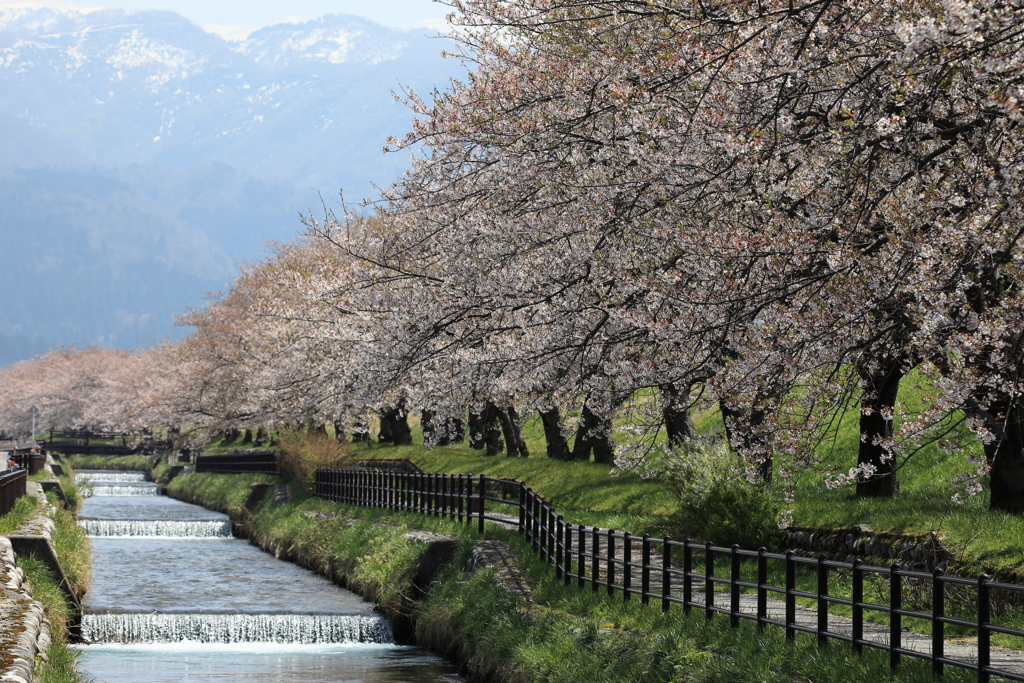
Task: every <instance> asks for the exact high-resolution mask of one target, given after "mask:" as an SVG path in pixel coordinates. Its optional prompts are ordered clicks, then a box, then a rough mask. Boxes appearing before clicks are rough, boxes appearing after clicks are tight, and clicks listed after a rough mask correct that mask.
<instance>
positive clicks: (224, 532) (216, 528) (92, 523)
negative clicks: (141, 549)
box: [79, 519, 231, 538]
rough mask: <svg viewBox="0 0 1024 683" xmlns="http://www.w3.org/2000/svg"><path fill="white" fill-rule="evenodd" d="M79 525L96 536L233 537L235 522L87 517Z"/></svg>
mask: <svg viewBox="0 0 1024 683" xmlns="http://www.w3.org/2000/svg"><path fill="white" fill-rule="evenodd" d="M79 526H81V527H82V528H83V529H85V533H86V534H88V535H89V536H92V537H102V536H137V537H141V538H159V537H168V538H231V522H228V521H220V520H205V521H204V520H187V519H83V520H82V521H81V522H79Z"/></svg>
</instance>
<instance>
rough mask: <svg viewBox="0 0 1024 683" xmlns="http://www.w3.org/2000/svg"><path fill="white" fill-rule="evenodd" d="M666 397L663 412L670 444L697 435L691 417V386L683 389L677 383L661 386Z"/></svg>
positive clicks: (681, 441) (678, 442)
mask: <svg viewBox="0 0 1024 683" xmlns="http://www.w3.org/2000/svg"><path fill="white" fill-rule="evenodd" d="M661 392H662V394H664V397H665V407H664V408H662V410H661V414H662V416H663V418H664V420H665V431H666V432H668V442H669V443H670V444H680V443H683V442H684V441H687V440H688V439H692V438H693V437H694V436H695V432H694V429H693V420H692V419H691V417H690V387H689V386H687V387H686V388H685V389H683V388H682V387H680V386H677V385H675V384H666V385H664V386H662V387H661Z"/></svg>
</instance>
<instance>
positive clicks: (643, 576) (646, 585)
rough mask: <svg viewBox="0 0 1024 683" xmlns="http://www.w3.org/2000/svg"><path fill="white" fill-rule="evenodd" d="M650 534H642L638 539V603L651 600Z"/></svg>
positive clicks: (646, 602) (645, 603)
mask: <svg viewBox="0 0 1024 683" xmlns="http://www.w3.org/2000/svg"><path fill="white" fill-rule="evenodd" d="M650 593H651V535H650V534H644V537H643V540H642V541H640V603H641V604H643V605H647V604H649V603H650V602H651V596H650Z"/></svg>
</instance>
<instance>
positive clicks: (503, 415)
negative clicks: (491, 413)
mask: <svg viewBox="0 0 1024 683" xmlns="http://www.w3.org/2000/svg"><path fill="white" fill-rule="evenodd" d="M498 420H499V421H500V422H501V431H502V433H503V434H504V435H505V445H506V454H507V455H508V457H510V458H528V457H530V451H529V450H528V449H527V448H526V440H525V439H523V429H522V426H521V425H520V421H519V413H518V412H516V409H515V406H509V407H508V408H499V409H498Z"/></svg>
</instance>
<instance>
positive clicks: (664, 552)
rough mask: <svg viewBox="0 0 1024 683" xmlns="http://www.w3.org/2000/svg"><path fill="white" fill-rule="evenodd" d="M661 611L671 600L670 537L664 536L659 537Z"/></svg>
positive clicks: (663, 610)
mask: <svg viewBox="0 0 1024 683" xmlns="http://www.w3.org/2000/svg"><path fill="white" fill-rule="evenodd" d="M661 543H662V546H661V611H662V612H667V611H668V608H669V606H670V605H671V604H672V602H671V601H670V600H669V598H670V597H671V596H672V574H671V573H670V572H669V569H670V568H671V567H672V539H671V538H669V537H668V536H666V537H665V538H663V539H661Z"/></svg>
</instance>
